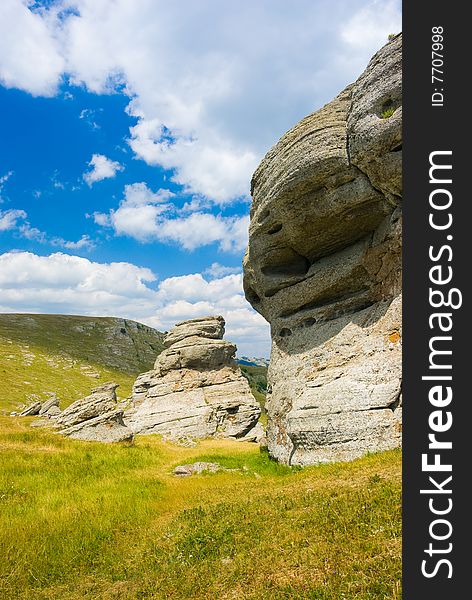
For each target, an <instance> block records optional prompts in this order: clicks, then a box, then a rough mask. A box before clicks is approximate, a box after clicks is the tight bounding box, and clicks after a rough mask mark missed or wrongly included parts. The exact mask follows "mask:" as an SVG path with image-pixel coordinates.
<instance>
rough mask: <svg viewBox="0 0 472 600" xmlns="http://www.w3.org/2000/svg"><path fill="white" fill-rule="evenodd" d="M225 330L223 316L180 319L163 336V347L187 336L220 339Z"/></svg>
mask: <svg viewBox="0 0 472 600" xmlns="http://www.w3.org/2000/svg"><path fill="white" fill-rule="evenodd" d="M224 332H225V320H224V319H223V317H219V316H216V317H201V318H200V319H192V320H190V321H181V322H180V323H177V325H176V326H175V327H174V329H172V331H170V332H169V333H168V334H167V335H166V337H165V338H164V348H169V347H170V346H172V345H173V344H175V343H176V342H180V341H181V340H183V339H185V338H188V337H195V336H196V337H200V338H209V339H213V340H220V339H222V337H223V335H224Z"/></svg>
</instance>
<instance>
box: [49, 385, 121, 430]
mask: <svg viewBox="0 0 472 600" xmlns="http://www.w3.org/2000/svg"><path fill="white" fill-rule="evenodd" d="M117 387H118V385H117V384H116V383H106V384H104V385H101V386H100V387H98V388H95V389H94V390H92V393H91V394H90V396H87V397H85V398H81V399H80V400H76V401H75V402H73V403H72V404H70V405H69V406H68V407H67V408H66V409H64V410H63V411H62V413H61V415H60V416H59V417H58V418H57V420H56V423H57V424H58V425H61V426H62V427H64V428H66V427H72V426H73V425H77V424H78V423H81V422H82V421H86V420H88V419H94V418H95V417H98V416H100V415H103V414H104V413H106V412H109V411H111V410H114V409H115V408H116V388H117Z"/></svg>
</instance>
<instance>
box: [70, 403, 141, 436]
mask: <svg viewBox="0 0 472 600" xmlns="http://www.w3.org/2000/svg"><path fill="white" fill-rule="evenodd" d="M59 433H61V434H62V435H66V436H67V437H70V438H73V439H76V440H84V441H87V442H105V443H111V442H131V441H132V440H133V437H134V436H133V432H132V431H131V430H130V429H129V428H128V427H126V425H125V424H124V422H123V410H121V409H117V410H112V411H110V412H106V413H104V414H102V415H100V416H98V417H94V418H93V419H87V420H85V421H82V422H81V423H78V424H76V425H73V426H72V427H67V428H66V429H62V430H61V431H60V432H59Z"/></svg>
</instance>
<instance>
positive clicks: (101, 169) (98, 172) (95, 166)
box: [83, 154, 124, 186]
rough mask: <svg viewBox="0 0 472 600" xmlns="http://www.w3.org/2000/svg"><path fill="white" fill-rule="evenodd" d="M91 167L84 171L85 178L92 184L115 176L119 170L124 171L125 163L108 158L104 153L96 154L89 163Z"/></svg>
mask: <svg viewBox="0 0 472 600" xmlns="http://www.w3.org/2000/svg"><path fill="white" fill-rule="evenodd" d="M88 164H89V166H90V167H91V170H90V171H87V172H86V173H84V176H83V177H84V180H85V181H86V182H87V183H88V185H89V186H92V185H93V184H94V183H95V182H97V181H102V179H110V178H112V177H115V175H116V174H117V173H118V172H119V171H123V169H124V167H123V165H120V163H119V162H116V161H114V160H111V159H110V158H107V157H106V156H104V155H103V154H94V155H93V156H92V158H91V159H90V162H89V163H88Z"/></svg>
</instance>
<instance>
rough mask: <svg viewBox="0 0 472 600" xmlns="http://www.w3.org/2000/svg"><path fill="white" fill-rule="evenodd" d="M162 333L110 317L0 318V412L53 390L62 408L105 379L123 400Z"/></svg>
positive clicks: (159, 343)
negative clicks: (117, 385)
mask: <svg viewBox="0 0 472 600" xmlns="http://www.w3.org/2000/svg"><path fill="white" fill-rule="evenodd" d="M162 339H163V334H162V333H160V332H158V331H156V330H154V329H152V328H150V327H147V326H145V325H142V324H141V323H136V322H135V321H129V320H125V319H117V318H112V317H77V316H67V315H20V314H1V315H0V410H3V411H10V410H14V409H16V408H18V407H19V406H20V405H22V404H27V403H29V402H32V401H33V400H35V399H41V400H42V399H45V398H46V397H47V393H48V392H56V393H57V395H58V397H59V400H60V402H61V407H62V408H64V407H65V406H67V405H68V404H70V403H71V402H73V401H74V400H77V399H78V398H80V397H82V396H85V395H87V394H89V393H90V390H91V389H92V388H94V387H97V386H98V385H100V384H101V383H104V382H105V381H110V380H113V381H116V382H117V383H119V384H120V388H119V389H118V395H119V396H120V397H121V398H125V397H127V396H129V394H130V392H131V387H132V385H133V383H134V380H135V377H136V375H138V374H139V373H140V372H143V371H147V370H148V369H150V368H152V365H153V363H154V361H155V359H156V356H157V354H158V353H159V352H160V351H161V350H162Z"/></svg>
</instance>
